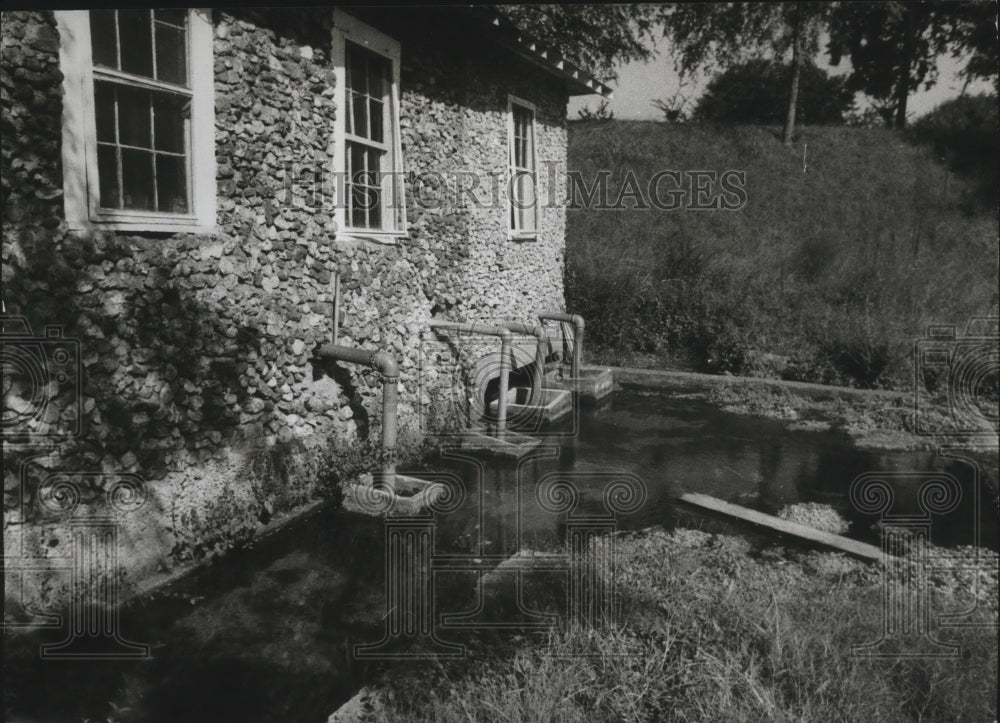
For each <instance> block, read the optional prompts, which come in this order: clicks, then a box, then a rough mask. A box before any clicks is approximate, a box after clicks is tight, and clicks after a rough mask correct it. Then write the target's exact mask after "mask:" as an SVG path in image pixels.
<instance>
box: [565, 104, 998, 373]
mask: <svg viewBox="0 0 1000 723" xmlns="http://www.w3.org/2000/svg"><path fill="white" fill-rule="evenodd" d="M778 136H779V134H778V129H770V128H765V127H739V126H737V127H733V126H727V127H721V126H720V127H714V126H704V125H667V124H661V123H644V122H626V121H617V122H602V123H588V122H579V123H574V124H572V125H571V129H570V158H569V166H570V168H573V169H575V170H578V171H580V172H581V174H582V176H583V177H584V178H586V179H588V182H589V181H590V179H592V178H593V177H594V176H595V174H596V173H597V172H599V171H602V170H608V171H611V174H612V176H611V179H612V180H611V183H610V187H611V189H612V198H614V197H615V195H616V194H617V190H618V188H619V184H620V183H621V182H622V180H623V178H624V176H625V174H626V172H628V171H632V172H633V173H634V174H635V175H636V176H637V178H638V179H639V180H640V181H641V182H643V183H645V181H646V180H647V179H649V178H650V177H651V176H653V174H655V173H656V172H658V171H661V170H665V169H672V170H679V171H688V170H701V169H705V170H715V171H718V172H720V173H721V172H722V171H725V170H728V169H734V170H739V171H744V172H745V173H746V186H745V188H746V193H747V203H746V204H745V206H744V207H743V208H742V209H740V210H737V211H721V210H720V211H694V210H683V209H678V210H670V211H668V210H656V209H650V210H635V209H631V208H624V209H621V210H598V209H593V208H591V209H571V210H570V211H569V216H568V225H567V270H566V296H567V305H568V307H569V308H571V309H572V310H573V311H574V312H577V313H580V314H582V315H583V316H584V317H585V318H586V319H587V322H588V326H589V329H590V336H589V338H590V340H591V342H592V345H591V347H590V348H591V350H592V351H594V352H595V353H596V354H597V356H598V358H599V359H600V360H601V361H604V362H609V363H618V364H624V363H637V362H638V363H642V362H643V361H644V360H645V361H648V362H651V363H656V364H668V365H676V366H680V367H684V368H691V369H696V370H700V371H712V372H731V373H745V374H757V375H766V376H782V377H785V378H791V379H803V380H807V381H817V382H826V383H841V384H849V385H855V386H869V387H892V386H900V385H902V384H904V383H906V382H907V381H908V380H909V379H912V370H911V368H910V354H911V351H912V346H913V342H914V341H915V340H916V339H917V338H919V337H920V336H922V334H923V332H924V328H925V326H926V324H928V323H956V324H959V325H964V324H965V322H966V321H967V320H968V318H969V317H971V316H973V315H984V314H987V313H989V312H990V310H991V308H992V307H993V306H995V305H996V303H997V284H996V277H997V271H998V269H997V255H998V242H997V232H998V227H997V218H996V216H995V214H992V213H988V212H986V211H984V210H981V209H979V210H977V208H976V207H971V206H970V204H969V203H968V199H969V194H970V192H971V191H970V187H969V186H968V185H967V184H966V183H965V181H963V180H962V178H960V177H959V176H957V175H955V173H954V172H953V171H951V170H949V169H948V168H947V167H945V166H944V165H942V164H940V163H938V162H936V161H935V160H934V158H933V151H931V150H930V149H928V148H923V147H917V146H914V145H912V144H910V143H908V142H907V141H906V140H905V139H904V138H903V137H902V136H900V135H899V134H897V133H894V132H891V131H885V130H880V129H861V128H832V127H831V128H824V127H807V128H804V129H803V130H802V132H801V136H800V138H799V139H798V142H797V144H796V146H795V148H793V149H786V148H784V147H783V146H782V145H781V142H780V140H779V137H778ZM626 204H628V202H626Z"/></svg>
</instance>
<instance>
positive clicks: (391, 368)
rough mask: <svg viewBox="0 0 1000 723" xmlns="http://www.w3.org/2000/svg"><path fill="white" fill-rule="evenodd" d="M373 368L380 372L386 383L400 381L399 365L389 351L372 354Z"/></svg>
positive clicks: (371, 363) (371, 362)
mask: <svg viewBox="0 0 1000 723" xmlns="http://www.w3.org/2000/svg"><path fill="white" fill-rule="evenodd" d="M369 364H370V365H371V367H372V368H373V369H375V370H376V371H378V373H379V374H381V375H382V376H383V377H385V379H386V381H389V380H395V379H399V364H397V363H396V358H395V357H394V356H393V355H392V354H390V353H389V352H387V351H377V352H375V353H374V354H372V358H371V361H370V362H369Z"/></svg>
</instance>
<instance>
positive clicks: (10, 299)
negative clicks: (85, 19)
mask: <svg viewBox="0 0 1000 723" xmlns="http://www.w3.org/2000/svg"><path fill="white" fill-rule="evenodd" d="M360 12H361V14H362V15H363V17H362V19H364V20H365V21H366V22H369V23H370V24H373V25H375V26H376V27H379V28H380V29H383V30H384V31H385V32H387V33H389V34H390V35H392V36H393V37H396V38H397V39H399V41H400V42H401V44H402V67H401V108H400V117H401V134H402V149H403V162H404V170H405V171H406V172H407V173H411V172H412V176H411V177H410V178H409V180H408V181H407V186H406V194H407V199H408V200H409V203H408V205H407V209H406V214H407V220H408V226H409V235H408V237H407V238H403V239H400V240H399V241H398V243H396V244H394V245H385V244H376V243H373V242H367V241H350V240H347V239H345V238H343V237H340V238H338V233H337V228H336V224H335V221H334V212H333V209H332V208H328V207H326V205H325V204H324V203H317V202H316V199H315V198H311V197H310V191H309V188H308V185H309V184H306V183H302V182H301V180H302V176H301V173H302V171H301V169H303V168H306V169H309V168H315V169H320V170H321V171H323V170H327V171H328V170H330V169H331V164H332V161H333V159H332V154H333V132H334V131H333V129H334V124H335V123H336V119H337V108H336V107H335V102H334V90H335V78H334V72H333V68H332V66H331V63H330V34H331V30H332V27H331V25H332V18H331V17H330V14H329V12H328V11H327V12H323V11H320V10H301V11H294V12H289V11H280V12H277V11H265V10H248V11H219V10H217V11H215V12H214V17H213V23H214V28H215V40H214V74H215V105H216V107H215V111H216V138H215V141H216V143H215V153H216V159H217V166H218V169H217V187H218V204H217V219H218V231H217V233H215V234H214V235H211V236H200V235H194V234H186V233H178V234H163V233H159V234H157V233H144V234H131V233H124V232H110V231H100V230H95V231H91V232H86V233H79V232H76V233H71V232H69V231H68V229H67V226H66V223H65V219H64V211H63V197H62V169H61V164H62V160H61V142H62V136H61V125H60V123H61V112H62V93H61V88H60V83H61V73H60V71H59V36H58V32H57V30H56V25H55V20H54V17H53V15H52V13H50V12H5V13H4V17H3V26H2V36H0V37H2V67H0V71H2V72H0V88H2V127H0V128H2V192H3V284H4V290H3V296H4V301H5V304H6V308H7V313H8V314H14V315H19V316H23V317H26V318H27V320H28V322H30V324H31V327H32V329H33V330H34V332H35V333H36V334H38V333H39V332H40V331H41V330H42V329H44V327H45V326H46V325H59V326H61V327H62V329H63V332H64V334H65V335H66V336H68V337H72V338H75V339H77V340H79V344H80V350H81V351H80V357H81V359H80V362H81V370H82V371H81V378H80V385H79V393H77V391H76V389H75V388H73V387H72V386H69V387H67V386H66V385H63V386H59V385H52V388H51V390H50V391H51V392H52V394H55V395H57V396H56V398H55V399H50V400H49V401H50V403H49V405H48V410H49V416H48V418H47V420H46V421H45V422H43V424H45V423H48V424H51V425H52V427H53V428H57V427H58V425H60V424H61V423H62V422H64V421H65V418H67V417H72V416H73V415H79V417H80V418H81V419H82V423H83V425H82V430H81V433H80V434H79V435H77V436H75V437H72V438H68V439H58V440H56V442H55V443H54V444H53V445H52V446H50V447H49V448H48V449H45V450H41V451H44V452H45V453H46V455H45V456H44V457H42V458H37V455H38V454H39V452H40V450H38V449H37V448H30V449H29V448H25V447H21V446H19V445H15V444H11V443H10V440H5V449H4V452H5V455H4V503H5V504H4V510H5V523H4V529H5V537H6V538H7V539H6V540H5V541H6V542H10V541H11V540H13V539H14V537H17V540H18V543H19V544H20V543H22V542H23V547H22V548H21V549H23V550H24V551H25V552H24V554H27V555H32V556H36V557H39V558H49V557H56V556H59V555H64V554H66V551H65V534H64V529H65V523H66V520H65V519H57V518H52V517H51V516H46V514H45V513H44V508H43V506H42V505H40V504H39V497H40V496H42V495H44V494H45V492H44V490H40V489H39V487H40V486H44V480H45V478H46V477H48V476H51V475H52V474H53V473H55V472H59V473H64V474H73V473H81V474H84V473H86V474H88V475H90V476H88V477H87V478H86V479H87V480H89V481H88V482H87V484H89V485H90V486H91V487H94V488H95V489H94V494H95V495H96V494H98V493H99V492H100V490H99V489H97V488H99V487H100V486H101V482H100V476H99V475H97V476H94V475H93V474H92V473H95V472H97V473H104V474H107V475H114V474H120V473H125V472H130V473H134V474H136V475H138V476H139V477H140V478H142V479H143V480H144V481H145V483H146V487H147V492H148V499H147V502H146V504H145V506H144V507H143V508H142V509H141V510H139V511H138V512H137V513H136V515H135V516H133V518H130V520H125V521H124V522H123V523H122V525H123V530H122V532H121V534H120V539H121V544H122V545H123V550H122V554H121V559H122V560H123V561H124V562H126V563H127V566H126V572H127V581H128V582H141V581H144V580H149V579H150V578H151V576H154V575H155V574H157V573H163V572H165V571H169V570H170V569H171V568H173V567H174V566H176V565H178V564H180V563H184V562H186V561H190V560H197V559H199V558H202V557H205V556H210V555H212V554H214V553H215V552H218V551H220V550H224V549H226V548H228V547H230V546H232V545H233V544H235V543H237V542H239V541H240V540H243V539H246V538H247V537H249V536H252V535H253V534H254V533H255V531H256V530H258V529H259V528H260V526H261V525H262V524H264V523H266V522H267V521H268V520H270V519H271V518H272V516H274V515H280V514H289V513H293V512H294V511H295V510H297V509H300V508H301V507H302V506H303V505H305V504H306V503H308V502H309V501H310V500H312V499H315V498H316V497H317V495H320V494H322V493H323V492H324V491H328V492H332V493H334V494H335V493H336V490H337V488H338V487H339V485H340V484H341V483H342V481H343V480H344V479H345V477H346V476H349V475H351V474H355V473H357V472H358V471H361V470H363V469H369V468H372V467H375V466H376V463H377V461H376V460H375V459H374V456H373V455H372V450H373V449H375V445H374V444H373V442H375V441H377V439H378V435H379V430H378V428H377V427H378V419H379V409H378V406H379V403H380V398H379V388H378V384H377V380H375V379H371V380H368V379H366V376H365V375H363V374H361V373H360V370H358V369H356V368H353V369H352V368H347V367H345V368H343V369H336V368H322V367H321V365H320V364H317V363H314V359H313V352H314V350H315V349H316V347H317V346H318V345H319V344H322V343H325V342H328V341H330V338H331V333H332V319H333V286H332V280H333V276H334V274H340V278H341V282H342V308H343V311H344V315H345V319H344V323H343V325H342V327H341V329H340V338H339V343H341V344H345V345H349V346H356V347H363V348H366V349H371V350H373V351H374V350H377V349H385V350H388V351H390V352H391V353H392V354H394V355H395V356H396V358H397V359H398V360H399V361H400V367H401V371H402V378H401V386H400V391H401V405H400V414H401V427H402V430H403V438H404V440H405V445H404V446H406V447H407V448H409V449H413V448H415V447H416V446H417V445H418V444H419V442H420V438H421V432H422V431H426V429H427V426H426V420H425V419H424V420H422V419H421V415H423V416H424V417H426V410H427V408H428V404H429V403H432V402H433V401H434V399H435V398H436V397H435V396H434V393H433V392H434V390H435V389H436V388H437V389H439V390H440V389H441V388H442V387H447V386H448V385H450V384H453V383H454V381H455V380H454V375H450V374H446V373H444V372H442V371H441V370H440V369H438V368H437V367H434V368H430V369H428V368H427V364H426V363H423V367H424V368H423V369H422V370H421V369H418V367H419V366H420V365H421V364H422V361H421V358H422V354H421V351H420V350H421V347H422V345H426V343H427V339H428V336H427V324H428V321H429V320H430V319H431V318H432V317H435V316H437V317H438V318H447V319H450V320H456V321H471V320H475V321H482V322H486V323H497V322H500V321H502V320H503V319H516V320H520V321H524V322H533V321H534V314H535V313H536V312H537V311H538V310H541V309H543V308H546V309H549V308H562V306H563V286H562V278H563V253H564V231H565V217H564V211H563V209H562V208H560V207H559V206H558V205H556V204H553V205H552V206H551V207H545V204H544V202H545V201H547V200H549V198H548V189H547V188H542V189H541V196H542V200H543V207H544V208H543V211H542V215H541V222H540V233H539V236H538V239H537V240H535V241H525V242H518V241H511V240H509V239H508V238H507V234H506V229H507V210H506V205H505V204H504V203H503V202H502V199H501V202H500V203H498V204H492V206H491V207H483V208H475V207H471V204H466V205H465V207H456V206H455V205H454V204H451V203H446V204H444V205H442V206H441V207H435V206H436V204H434V203H418V202H417V201H418V200H425V199H431V198H433V197H434V194H440V193H441V191H442V189H441V188H440V178H439V177H438V176H437V175H435V174H441V175H442V176H443V177H447V175H448V174H450V173H454V172H456V171H473V172H475V173H476V174H478V175H479V176H481V177H482V179H483V185H484V186H485V185H486V179H487V178H488V177H489V175H490V174H494V175H497V174H499V176H500V178H501V179H504V180H505V175H506V173H507V164H508V145H507V117H506V110H507V96H508V93H513V94H515V95H517V96H519V97H522V98H525V99H527V100H530V101H531V102H533V103H535V104H536V105H537V106H538V112H537V130H538V138H537V150H538V158H539V162H540V164H541V165H542V171H543V175H544V173H545V168H546V166H545V164H547V163H551V164H555V165H556V167H557V168H559V169H562V168H564V167H565V160H566V128H565V106H566V100H567V95H566V89H565V87H564V86H563V85H562V83H561V82H560V81H558V80H557V79H555V78H553V77H550V76H549V75H547V74H546V73H545V72H544V71H542V70H540V69H538V68H535V67H534V66H531V65H529V64H527V62H526V61H523V60H520V59H518V58H516V57H515V56H513V55H512V54H508V53H505V51H502V50H500V49H498V48H494V47H491V46H490V44H489V43H487V42H484V41H483V40H482V38H475V37H468V34H467V33H466V34H459V33H455V34H449V33H448V32H447V31H446V30H440V29H439V31H437V32H428V28H427V27H422V26H421V23H420V22H418V21H415V20H414V19H413V17H414V16H412V13H411V16H410V17H407V18H401V19H397V20H396V21H395V22H393V21H391V20H389V19H382V18H380V17H379V15H378V14H376V11H374V10H370V11H367V12H366V11H360ZM381 13H382V14H385V11H381ZM427 22H430V21H427ZM292 169H298V170H297V171H294V173H298V174H300V177H299V178H293V177H292V175H293V170H292ZM309 173H310V172H309V171H308V170H307V171H306V176H308V175H309ZM547 183H548V179H547V178H544V179H543V184H542V185H543V186H547ZM500 188H501V190H502V189H503V188H504V185H503V183H501V186H500ZM554 191H555V195H556V197H557V198H564V197H565V187H564V180H563V176H562V174H561V173H560V174H556V175H555V186H554ZM484 195H486V196H488V194H484ZM552 200H555V199H552ZM472 353H473V354H474V353H478V352H475V351H474V352H472ZM424 361H425V362H426V360H424ZM440 362H441V369H444V368H445V367H446V366H447V363H448V360H445V359H443V358H442V359H440ZM369 381H370V382H371V383H369ZM419 389H423V390H424V397H423V398H418V390H419ZM8 392H10V393H8ZM17 392H18V390H16V389H15V390H7V389H5V394H7V397H8V398H7V399H5V405H6V404H8V403H10V404H17V403H18V395H17ZM21 401H22V402H23V400H21ZM60 415H62V416H63V417H64V419H63V420H62V422H61V421H60V419H59V417H60ZM445 421H446V420H445ZM33 455H35V456H36V458H33V457H32V456H33ZM81 479H82V478H81ZM94 480H96V481H94ZM84 496H85V499H84V500H83V502H82V504H84V506H86V504H88V499H90V498H87V496H86V495H84ZM7 549H12V548H10V547H9V545H8V546H7ZM64 588H65V584H64V583H61V582H59V578H58V577H57V576H53V575H47V574H46V573H35V574H34V577H31V578H30V580H29V582H28V584H27V587H26V590H27V593H26V595H27V596H28V598H30V599H29V600H27V602H28V603H33V604H37V605H40V606H43V607H44V606H46V605H48V604H50V603H52V602H54V601H58V600H59V599H61V595H62V594H63V592H64ZM8 589H10V587H9V586H8ZM8 602H10V601H8ZM21 602H25V601H21Z"/></svg>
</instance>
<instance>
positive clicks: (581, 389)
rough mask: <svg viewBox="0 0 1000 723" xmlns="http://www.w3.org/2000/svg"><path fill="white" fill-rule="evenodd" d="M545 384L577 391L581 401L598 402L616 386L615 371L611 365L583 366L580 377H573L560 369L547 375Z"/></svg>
mask: <svg viewBox="0 0 1000 723" xmlns="http://www.w3.org/2000/svg"><path fill="white" fill-rule="evenodd" d="M545 384H546V386H548V387H552V388H555V389H567V390H569V391H576V392H577V393H578V394H579V395H580V401H582V402H586V403H591V404H592V403H594V402H598V401H600V400H601V399H604V397H606V396H608V395H609V394H611V392H612V390H613V389H614V387H615V376H614V371H613V370H612V369H611V368H610V367H588V366H585V367H581V369H580V377H579V378H578V379H577V378H574V377H571V376H570V375H569V374H568V373H567V374H561V373H560V371H559V370H555V371H552V372H549V373H548V374H546V375H545Z"/></svg>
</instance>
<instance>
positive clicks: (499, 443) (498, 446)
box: [441, 429, 541, 459]
mask: <svg viewBox="0 0 1000 723" xmlns="http://www.w3.org/2000/svg"><path fill="white" fill-rule="evenodd" d="M539 444H541V440H539V439H535V438H534V437H529V436H527V435H526V434H518V433H517V432H512V431H510V430H508V431H506V432H504V435H503V438H502V439H500V438H498V437H494V436H493V435H491V434H487V433H485V432H481V431H477V430H471V429H470V430H469V431H468V432H467V433H465V434H462V435H459V436H456V437H454V438H452V439H449V440H447V441H446V442H443V443H442V445H441V446H442V447H447V446H454V447H459V448H461V449H465V450H469V451H474V452H482V453H483V454H487V455H492V456H495V457H509V458H512V459H520V458H521V457H523V456H525V455H526V454H528V453H529V452H531V451H532V450H533V449H535V447H537V446H538V445H539Z"/></svg>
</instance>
